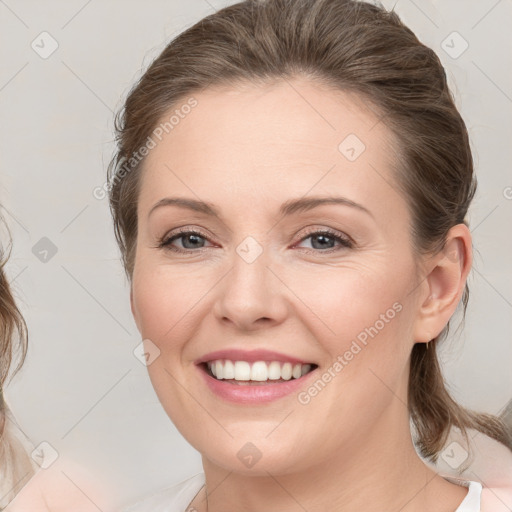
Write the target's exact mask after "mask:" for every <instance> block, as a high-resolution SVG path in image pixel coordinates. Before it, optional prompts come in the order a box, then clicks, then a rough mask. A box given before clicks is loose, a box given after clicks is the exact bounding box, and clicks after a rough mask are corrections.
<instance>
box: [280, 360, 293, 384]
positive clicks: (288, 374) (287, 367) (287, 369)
mask: <svg viewBox="0 0 512 512" xmlns="http://www.w3.org/2000/svg"><path fill="white" fill-rule="evenodd" d="M281 378H283V379H284V380H290V379H291V378H292V364H291V363H284V364H283V367H282V368H281Z"/></svg>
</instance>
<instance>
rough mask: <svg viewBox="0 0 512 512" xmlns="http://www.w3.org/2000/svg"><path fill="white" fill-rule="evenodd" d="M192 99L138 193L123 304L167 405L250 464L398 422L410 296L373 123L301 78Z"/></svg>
mask: <svg viewBox="0 0 512 512" xmlns="http://www.w3.org/2000/svg"><path fill="white" fill-rule="evenodd" d="M194 98H195V100H196V101H197V105H196V106H195V108H193V109H183V111H187V112H188V111H189V110H191V112H190V113H189V114H188V115H182V117H183V118H180V120H179V123H177V124H175V125H174V127H173V129H172V130H169V129H168V132H169V133H168V134H165V130H164V135H165V136H163V137H162V136H160V137H159V138H161V139H162V140H161V141H159V140H158V138H155V137H153V138H154V140H155V142H156V146H155V147H154V148H153V149H151V150H150V152H149V154H148V156H147V157H146V161H145V164H144V171H143V175H142V181H141V188H140V197H139V204H138V240H137V247H136V257H135V266H134V273H133V287H132V310H133V313H134V317H135V320H136V322H137V325H138V328H139V330H140V332H141V334H142V337H143V339H145V340H146V343H147V350H148V352H149V353H150V354H151V355H150V359H149V361H150V363H151V364H149V366H148V370H149V374H150V377H151V380H152V383H153V386H154V388H155V390H156V393H157V394H158V397H159V399H160V401H161V403H162V405H163V407H164V408H165V410H166V412H167V413H168V415H169V416H170V418H171V419H172V421H173V422H174V423H175V425H176V426H177V428H178V429H179V430H180V431H181V432H182V434H183V435H184V436H185V438H186V439H187V440H188V441H189V442H190V443H191V444H192V445H193V446H194V447H195V448H196V449H198V450H199V451H200V452H201V453H202V454H203V457H204V458H205V459H207V460H208V461H209V462H210V463H212V464H216V465H218V466H222V467H224V468H226V469H229V470H234V471H238V472H245V473H251V474H265V472H266V471H269V472H270V473H272V474H285V473H287V472H291V471H298V470H300V469H301V468H303V469H305V468H307V467H312V466H314V465H316V464H319V463H322V462H325V461H326V460H328V459H332V458H333V457H335V456H336V455H337V454H343V456H344V457H348V456H349V454H350V453H356V452H357V451H358V450H359V449H360V448H361V447H363V446H367V447H368V446H371V445H372V443H376V445H377V443H382V440H383V438H384V437H386V438H387V439H391V438H392V433H393V432H394V433H396V432H400V433H401V435H409V430H408V429H409V423H408V412H407V408H406V406H405V405H404V404H405V403H406V395H407V378H408V368H409V366H408V357H409V354H410V350H411V347H412V344H413V343H414V337H415V331H417V329H418V325H417V314H418V313H417V312H418V307H419V302H420V300H419V294H418V292H417V289H415V284H416V283H417V261H416V256H415V255H414V253H413V249H412V243H411V236H410V215H409V212H408V207H407V204H406V201H405V199H404V198H403V196H402V195H401V194H400V193H399V192H398V187H397V186H396V181H395V179H394V177H393V173H392V168H393V165H394V164H393V159H392V156H393V155H394V150H393V148H392V142H391V135H390V132H389V131H388V129H387V128H386V126H385V120H384V121H382V120H381V121H379V119H378V117H376V115H374V114H373V113H372V111H371V110H369V109H367V108H365V106H364V103H363V102H362V100H358V99H357V98H356V97H354V96H349V95H347V94H345V93H341V92H339V91H333V90H330V89H327V88H325V87H322V86H319V85H318V84H316V83H313V82H308V81H306V80H299V79H297V80H294V81H293V82H290V83H287V82H284V81H283V82H279V83H277V84H276V85H273V86H265V87H263V86H259V87H258V86H256V85H244V87H233V89H230V90H227V89H210V90H208V91H206V92H202V93H200V94H197V95H195V96H194ZM183 104H186V100H184V101H183ZM177 108H178V109H179V105H178V106H177ZM174 110H175V109H173V112H174ZM173 112H170V113H169V115H168V116H165V118H164V119H163V121H166V120H168V118H169V117H170V116H171V115H172V114H173ZM160 132H162V130H160V131H159V132H158V133H159V134H160ZM328 198H332V199H334V198H336V199H337V202H334V201H332V202H328V201H325V200H326V199H328ZM174 199H181V200H186V201H187V203H184V202H182V204H181V205H180V204H177V203H176V202H173V200H174ZM204 203H207V204H208V207H207V206H205V205H204ZM186 204H188V205H189V206H190V207H187V206H186ZM192 206H194V207H193V208H192ZM212 211H215V212H216V213H217V215H215V214H214V213H212ZM190 231H193V232H194V234H190V233H188V235H187V232H190ZM147 340H150V341H147ZM226 360H228V361H231V362H232V363H229V362H228V363H226V362H225V361H226ZM254 363H256V364H254ZM211 365H212V366H213V371H214V372H216V373H217V376H218V377H220V372H224V376H225V377H226V379H217V378H216V377H214V376H213V375H212V374H211V373H210V371H209V366H211ZM308 365H311V371H309V372H308V373H305V372H307V371H308V369H309V367H308ZM251 372H252V373H251ZM290 373H292V376H291V378H290ZM302 373H305V374H304V375H302ZM233 375H234V376H235V379H233ZM299 375H301V376H300V378H294V377H299ZM237 378H238V379H248V378H250V379H251V380H242V381H240V380H236V379H237ZM253 379H262V380H253ZM240 382H241V383H240ZM340 456H341V455H340Z"/></svg>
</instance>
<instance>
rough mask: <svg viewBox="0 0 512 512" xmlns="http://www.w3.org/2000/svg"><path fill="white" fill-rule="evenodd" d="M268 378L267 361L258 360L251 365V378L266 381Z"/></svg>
mask: <svg viewBox="0 0 512 512" xmlns="http://www.w3.org/2000/svg"><path fill="white" fill-rule="evenodd" d="M267 379H268V368H267V363H265V361H257V362H255V363H253V364H252V367H251V380H258V381H261V382H263V381H265V380H267Z"/></svg>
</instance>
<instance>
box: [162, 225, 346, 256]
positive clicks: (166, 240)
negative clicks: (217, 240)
mask: <svg viewBox="0 0 512 512" xmlns="http://www.w3.org/2000/svg"><path fill="white" fill-rule="evenodd" d="M185 235H196V236H199V237H201V238H204V239H205V240H208V237H206V236H204V234H203V233H201V232H199V231H195V230H193V229H183V230H180V231H178V232H177V233H174V234H172V235H171V236H164V237H163V238H161V239H160V240H159V241H158V248H160V249H166V250H170V251H173V252H176V253H181V254H191V253H194V252H202V250H203V249H206V248H205V247H199V249H197V250H194V249H180V248H178V247H174V246H172V245H171V243H172V242H174V240H178V239H179V238H183V237H184V236H185ZM313 235H328V236H329V237H330V238H332V239H334V241H335V242H339V244H340V245H339V246H338V247H337V248H336V247H333V248H330V249H326V250H320V249H307V252H308V253H322V254H326V253H327V254H331V253H333V252H336V251H339V250H341V249H352V248H353V247H354V242H353V241H352V240H351V239H350V238H349V237H347V236H341V235H339V234H338V233H337V232H336V231H333V230H331V229H328V228H326V229H322V230H312V231H309V232H307V233H306V234H305V235H304V236H303V237H302V238H301V239H300V240H299V243H300V242H303V241H304V240H306V239H307V238H310V237H311V236H313Z"/></svg>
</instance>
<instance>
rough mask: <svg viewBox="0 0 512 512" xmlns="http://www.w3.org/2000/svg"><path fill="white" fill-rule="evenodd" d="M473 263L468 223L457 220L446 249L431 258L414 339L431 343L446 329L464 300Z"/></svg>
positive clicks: (450, 232)
mask: <svg viewBox="0 0 512 512" xmlns="http://www.w3.org/2000/svg"><path fill="white" fill-rule="evenodd" d="M471 263H472V250H471V233H470V231H469V229H468V227H467V226H466V225H465V224H457V225H456V226H454V227H452V228H451V229H450V231H449V232H448V235H447V238H446V244H445V246H444V249H443V250H442V251H440V252H439V253H438V254H436V255H435V256H433V257H432V258H431V262H430V271H429V272H428V274H427V276H426V277H425V286H424V287H423V289H424V290H425V292H424V297H423V299H422V302H421V304H420V309H419V311H418V317H417V321H416V325H415V332H414V336H415V337H414V340H415V342H422V343H428V342H429V341H430V340H432V339H434V338H435V337H436V336H438V335H439V334H440V333H441V331H442V330H443V329H444V327H445V326H446V324H447V323H448V321H449V320H450V318H451V316H452V315H453V313H454V312H455V310H456V308H457V306H458V304H459V302H460V300H461V297H462V294H463V292H464V288H465V285H466V280H467V276H468V274H469V271H470V269H471Z"/></svg>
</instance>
